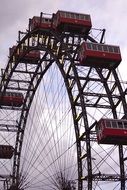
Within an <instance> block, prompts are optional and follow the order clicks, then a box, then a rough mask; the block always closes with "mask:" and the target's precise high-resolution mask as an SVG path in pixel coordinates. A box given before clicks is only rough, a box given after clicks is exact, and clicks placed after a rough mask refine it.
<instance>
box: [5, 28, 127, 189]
mask: <svg viewBox="0 0 127 190" xmlns="http://www.w3.org/2000/svg"><path fill="white" fill-rule="evenodd" d="M21 35H23V37H21ZM20 37H21V38H20ZM83 40H90V41H95V40H94V39H93V38H92V37H90V36H83V35H77V34H74V33H66V32H64V31H63V32H62V33H61V34H60V33H58V32H57V31H54V30H50V31H49V30H47V31H46V30H45V31H44V30H41V29H38V30H34V31H28V32H27V33H26V34H23V33H21V32H19V39H18V45H17V46H16V49H15V51H14V53H13V54H12V56H11V57H10V58H9V61H8V64H7V67H6V69H5V71H4V73H3V75H2V80H1V91H7V90H11V91H13V90H14V91H21V92H23V95H24V104H23V106H22V107H21V108H14V107H12V108H10V110H9V108H8V109H7V108H6V107H4V106H3V107H2V110H4V111H3V112H2V113H4V115H3V118H5V115H6V114H7V115H6V118H5V119H7V117H9V116H8V115H10V117H11V118H13V123H15V124H12V123H6V125H7V127H8V131H9V132H12V131H14V133H16V134H15V135H14V136H15V152H14V160H13V172H12V184H11V186H12V187H13V188H12V189H14V186H16V185H17V188H18V189H21V188H24V189H27V188H28V189H30V188H32V187H30V184H29V180H30V179H29V178H28V175H29V174H28V173H27V171H25V168H27V167H26V165H25V161H26V162H27V163H29V156H28V155H29V154H28V151H29V152H30V153H31V155H33V154H32V149H31V146H32V141H31V139H29V136H30V137H32V136H31V133H32V132H34V130H35V129H33V131H30V126H32V127H33V126H34V125H33V124H32V122H34V123H35V124H36V123H37V124H38V125H40V124H43V126H44V123H48V122H49V126H50V129H49V131H48V133H49V134H50V133H51V144H53V143H54V146H51V144H50V146H49V147H48V148H49V150H50V151H51V155H50V154H48V153H47V154H46V153H45V154H46V155H48V156H49V155H50V156H51V157H53V158H52V161H54V162H56V165H57V164H58V165H59V166H61V167H59V169H60V171H55V168H54V169H53V174H52V173H51V175H50V174H49V173H50V172H51V170H50V172H49V171H48V175H49V176H47V173H44V168H45V167H43V166H40V169H41V171H39V167H38V164H40V165H41V163H42V162H43V160H39V162H38V164H37V165H35V166H34V163H35V160H36V159H38V158H37V157H39V156H40V154H41V151H42V150H44V149H43V148H44V147H43V148H42V149H41V146H40V144H39V142H38V141H35V144H37V145H38V146H39V148H40V150H36V151H35V152H36V155H33V157H34V156H35V160H34V158H31V160H30V161H31V162H32V164H33V170H32V172H31V173H33V171H34V169H35V173H36V172H37V174H36V175H37V176H36V177H35V176H34V177H33V179H35V178H37V177H38V174H39V173H40V174H41V176H43V177H45V178H44V179H41V178H39V177H38V178H39V180H38V181H36V182H35V184H36V183H38V186H36V185H37V184H36V185H35V187H33V188H35V189H37V188H38V189H41V188H42V184H41V182H40V181H42V180H44V181H45V185H47V183H49V184H50V183H51V182H52V183H51V184H50V186H48V189H52V188H53V187H54V188H55V186H56V189H57V188H58V184H57V183H58V181H59V177H60V176H61V175H64V177H65V178H66V177H68V176H69V173H68V171H71V168H72V166H73V164H72V165H70V162H72V161H74V167H73V172H74V173H73V172H72V173H71V177H70V176H69V180H71V181H72V182H74V183H75V184H76V189H78V190H82V189H88V190H92V189H107V188H108V187H109V188H112V189H121V190H125V189H126V174H125V173H126V169H127V168H126V163H125V161H126V158H127V156H126V155H127V153H126V146H122V145H120V146H117V145H115V146H114V145H98V143H97V139H96V132H95V127H96V123H97V121H98V120H99V119H100V118H101V117H103V116H105V117H111V118H119V119H121V118H126V114H127V104H126V99H125V96H126V89H124V88H123V86H122V84H121V83H120V80H119V77H118V74H117V72H116V70H115V69H102V68H93V67H85V66H81V65H80V64H79V60H78V58H77V51H78V48H79V45H80V43H81V42H82V41H83ZM33 41H34V43H33ZM95 42H96V41H95ZM24 46H25V47H26V50H25V51H24V53H23V54H22V55H20V51H21V49H22V48H23V47H24ZM33 50H37V51H40V52H41V54H42V56H41V59H40V60H38V61H37V62H23V61H22V60H23V58H24V57H25V55H26V54H27V53H29V52H31V51H33ZM17 52H19V55H20V56H19V57H18V58H17V59H15V58H16V54H17ZM54 71H55V72H54ZM59 71H60V72H59ZM47 73H48V75H47ZM52 73H53V75H52ZM55 73H56V76H55ZM56 79H57V80H56ZM53 80H54V82H53ZM60 83H61V84H60ZM55 84H57V87H56V86H55ZM46 85H47V87H46ZM52 85H53V87H52ZM59 85H60V87H59ZM63 87H64V90H63ZM38 89H40V91H39V90H38ZM41 89H43V91H42V90H41ZM57 90H58V91H57ZM51 92H52V94H53V96H50V95H51ZM44 93H45V94H44ZM46 93H47V94H46ZM36 94H37V95H38V97H42V98H40V99H41V100H43V104H42V103H41V100H40V99H39V100H38V101H39V102H37V95H36ZM42 94H44V96H42ZM65 94H66V95H65ZM64 95H65V96H64ZM55 96H56V97H58V100H57V99H56V97H55ZM62 96H63V97H62ZM50 98H52V100H50ZM64 98H65V99H64ZM61 100H62V101H63V103H64V104H61ZM53 101H54V103H53ZM39 104H40V105H41V106H44V105H45V104H47V105H46V107H44V108H45V110H46V108H47V110H46V111H47V112H48V114H47V115H46V116H44V119H43V118H41V119H42V120H43V122H42V123H41V121H40V124H39V123H38V122H37V121H36V120H33V118H31V117H32V116H33V115H34V114H35V112H36V109H37V106H38V107H39ZM57 107H59V109H58V110H59V112H60V111H61V113H59V115H60V117H58V114H57V113H56V112H57ZM50 108H51V112H52V113H50V111H49V110H50ZM39 109H40V108H39ZM42 110H43V109H42ZM42 110H40V113H41V112H42ZM46 111H45V112H42V116H43V115H45V114H46ZM30 113H31V114H30ZM31 115H32V116H31ZM35 115H36V118H37V117H38V112H36V114H35ZM66 115H67V116H66ZM47 117H51V118H53V119H54V120H55V121H54V122H55V123H53V121H52V119H51V118H50V119H49V120H48V119H47ZM66 117H67V119H65V120H64V118H66ZM55 118H58V121H57V119H55ZM70 118H73V119H70ZM62 119H63V120H64V122H62ZM29 121H30V122H31V123H30V122H29ZM67 121H69V124H68V122H67ZM61 123H62V124H61ZM65 124H66V127H69V129H68V128H67V129H68V130H69V131H70V133H69V136H70V138H72V139H71V140H70V141H69V144H68V146H66V145H65V144H64V143H65V142H66V139H67V138H68V139H69V137H68V136H66V135H65V134H66V130H67V129H66V130H65V129H64V130H65V131H63V133H60V131H59V129H58V128H57V127H58V126H61V127H62V128H63V126H64V125H65ZM2 125H3V124H2ZM2 125H1V126H2ZM45 125H46V124H45ZM67 125H69V126H67ZM35 126H36V125H35ZM35 126H34V127H35ZM72 126H73V129H72ZM46 127H47V125H46ZM62 128H61V129H62ZM56 129H57V131H58V133H53V131H55V130H56ZM61 129H60V130H61ZM38 130H39V129H38ZM43 130H44V133H45V135H47V134H46V131H45V130H46V129H45V127H44V128H43ZM50 130H51V131H50ZM68 130H67V131H68ZM74 131H75V137H74V136H73V135H72V133H74ZM39 132H40V133H41V131H39ZM6 133H7V130H6ZM25 133H27V135H28V136H27V135H26V134H25ZM49 134H48V135H49ZM38 135H39V134H38ZM41 135H42V134H41ZM59 135H60V136H59ZM71 135H72V136H71ZM52 136H54V137H53V138H52ZM63 136H65V139H64V138H63ZM25 137H26V139H25ZM47 137H50V135H49V136H47ZM36 138H37V137H36ZM43 138H44V137H43V135H42V139H43ZM61 138H62V139H63V140H62V141H61ZM48 140H49V139H48ZM42 142H43V140H40V143H42ZM60 142H61V144H62V148H61V149H63V150H61V151H60V150H59V152H58V149H59V148H60V146H61V145H60ZM27 143H28V144H27ZM43 143H44V142H43ZM55 143H56V144H57V146H55ZM46 144H48V141H47V142H46ZM46 144H45V146H46ZM47 146H48V145H47ZM25 147H26V149H25ZM53 147H55V150H52V149H53ZM35 148H36V147H33V149H35ZM70 150H71V151H70ZM75 150H76V156H75ZM38 151H39V152H38ZM54 152H55V153H57V154H56V157H55V154H54ZM42 154H44V153H43V152H42ZM64 154H66V155H67V154H69V156H70V157H69V156H68V158H67V157H65V158H64V160H63V161H61V160H60V158H61V156H62V157H64ZM72 154H73V155H72ZM25 155H26V157H25ZM114 155H115V156H114ZM50 156H49V157H48V160H49V159H50ZM27 158H28V160H27ZM42 158H43V156H42ZM23 159H24V162H23V161H22V160H23ZM65 159H68V160H65ZM75 159H76V161H75ZM57 161H58V162H57ZM65 161H66V162H68V163H67V164H65V165H64V162H65ZM45 162H46V161H45ZM45 162H44V163H43V164H44V165H45V164H46V163H45ZM60 162H61V163H60ZM76 163H77V165H76ZM48 164H49V165H48V167H47V168H50V166H51V165H52V162H50V161H49V163H48ZM63 165H64V166H63ZM23 166H24V167H23ZM62 166H63V168H62ZM54 167H55V166H54ZM27 169H29V167H28V168H27ZM36 169H37V170H36ZM56 170H57V169H56ZM28 171H29V170H28ZM66 171H67V174H66V175H67V176H66V175H65V173H66ZM63 173H64V174H63ZM43 174H44V175H43ZM59 174H60V175H59ZM72 174H73V175H72ZM54 176H55V178H53V181H52V177H54ZM64 177H63V178H64ZM50 178H51V180H50ZM47 179H48V181H47ZM54 179H56V181H54ZM27 180H28V181H27ZM30 181H32V178H31V180H30ZM39 183H40V184H39ZM39 186H40V187H39ZM33 188H32V189H33ZM43 189H46V186H45V187H43Z"/></svg>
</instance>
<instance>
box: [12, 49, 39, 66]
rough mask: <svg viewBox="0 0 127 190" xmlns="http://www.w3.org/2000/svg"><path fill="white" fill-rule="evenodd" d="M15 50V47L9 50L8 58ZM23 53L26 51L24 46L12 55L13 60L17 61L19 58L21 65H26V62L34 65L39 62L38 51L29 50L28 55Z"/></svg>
mask: <svg viewBox="0 0 127 190" xmlns="http://www.w3.org/2000/svg"><path fill="white" fill-rule="evenodd" d="M15 49H16V46H13V47H12V48H9V55H10V57H11V56H12V54H13V53H14V51H15ZM25 51H27V47H26V46H24V47H23V49H18V50H17V52H15V54H14V59H18V58H20V56H21V58H20V62H22V63H26V62H28V63H29V62H30V63H35V62H37V61H39V60H40V51H39V50H31V51H30V52H29V53H26V54H25ZM12 60H13V58H12ZM12 60H11V61H12Z"/></svg>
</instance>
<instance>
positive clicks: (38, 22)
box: [30, 16, 52, 30]
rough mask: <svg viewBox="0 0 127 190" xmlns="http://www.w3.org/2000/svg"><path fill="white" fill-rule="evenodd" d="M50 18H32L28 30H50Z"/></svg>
mask: <svg viewBox="0 0 127 190" xmlns="http://www.w3.org/2000/svg"><path fill="white" fill-rule="evenodd" d="M51 21H52V20H51V18H46V17H42V18H41V17H37V16H34V17H33V18H32V19H31V20H30V29H31V30H35V29H50V28H51Z"/></svg>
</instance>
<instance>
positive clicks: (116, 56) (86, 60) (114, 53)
mask: <svg viewBox="0 0 127 190" xmlns="http://www.w3.org/2000/svg"><path fill="white" fill-rule="evenodd" d="M78 56H79V61H80V65H85V66H92V67H101V68H116V67H117V66H118V65H119V63H120V62H121V53H120V48H119V46H113V45H106V44H99V43H91V42H83V43H82V44H81V46H80V48H79V53H78Z"/></svg>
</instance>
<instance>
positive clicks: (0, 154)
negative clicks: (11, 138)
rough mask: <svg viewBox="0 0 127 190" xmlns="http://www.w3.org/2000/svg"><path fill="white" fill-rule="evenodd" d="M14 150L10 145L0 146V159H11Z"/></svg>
mask: <svg viewBox="0 0 127 190" xmlns="http://www.w3.org/2000/svg"><path fill="white" fill-rule="evenodd" d="M13 153H14V148H13V147H12V146H10V145H0V159H11V158H12V156H13Z"/></svg>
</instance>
